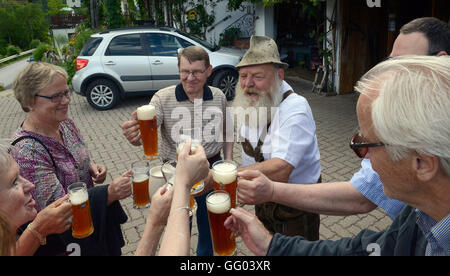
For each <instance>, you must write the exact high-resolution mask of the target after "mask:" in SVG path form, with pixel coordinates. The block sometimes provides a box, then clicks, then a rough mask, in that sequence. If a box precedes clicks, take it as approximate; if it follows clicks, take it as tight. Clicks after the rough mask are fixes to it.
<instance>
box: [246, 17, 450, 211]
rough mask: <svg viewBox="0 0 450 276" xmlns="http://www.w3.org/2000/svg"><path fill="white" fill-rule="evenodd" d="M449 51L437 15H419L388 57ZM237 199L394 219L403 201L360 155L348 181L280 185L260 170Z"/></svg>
mask: <svg viewBox="0 0 450 276" xmlns="http://www.w3.org/2000/svg"><path fill="white" fill-rule="evenodd" d="M448 53H450V28H449V25H448V24H447V23H445V22H443V21H441V20H439V19H437V18H433V17H422V18H417V19H414V20H412V21H411V22H409V23H407V24H405V25H404V26H403V27H402V28H401V29H400V34H399V36H398V37H397V39H396V40H395V42H394V46H393V49H392V52H391V54H390V57H396V56H402V55H436V56H442V55H447V54H448ZM238 197H239V199H240V201H241V202H244V203H248V204H257V203H261V202H266V201H273V202H277V203H281V204H285V205H287V206H290V207H293V208H297V209H300V210H305V211H313V212H317V213H320V214H327V215H355V214H361V213H368V212H370V211H372V210H374V209H375V208H377V207H380V208H382V209H383V210H384V211H385V212H386V213H387V214H388V215H389V217H390V218H391V219H395V217H396V216H397V215H398V213H399V212H400V211H401V210H402V209H403V207H404V206H405V204H404V203H403V202H401V201H398V200H394V199H390V198H388V197H386V195H385V194H384V193H383V186H382V183H381V180H380V177H379V175H378V174H377V173H376V172H375V171H374V170H373V168H372V165H371V163H370V160H369V159H367V158H364V159H363V160H362V162H361V169H360V170H359V171H358V172H356V173H355V174H354V175H353V177H352V178H351V180H350V181H348V182H345V181H341V182H332V183H321V184H319V185H284V184H283V183H280V182H273V181H271V180H269V179H267V177H265V176H264V175H262V174H261V173H257V172H255V173H254V177H253V179H251V180H250V179H249V180H248V181H242V182H241V185H239V189H238Z"/></svg>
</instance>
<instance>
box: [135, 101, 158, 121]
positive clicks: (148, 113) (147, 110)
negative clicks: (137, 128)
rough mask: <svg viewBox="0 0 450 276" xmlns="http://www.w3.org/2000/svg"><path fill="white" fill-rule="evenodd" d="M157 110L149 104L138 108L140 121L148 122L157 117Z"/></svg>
mask: <svg viewBox="0 0 450 276" xmlns="http://www.w3.org/2000/svg"><path fill="white" fill-rule="evenodd" d="M155 115H156V108H155V107H154V106H153V105H150V104H147V105H143V106H141V107H138V108H137V117H138V120H143V121H148V120H151V119H153V118H154V117H155Z"/></svg>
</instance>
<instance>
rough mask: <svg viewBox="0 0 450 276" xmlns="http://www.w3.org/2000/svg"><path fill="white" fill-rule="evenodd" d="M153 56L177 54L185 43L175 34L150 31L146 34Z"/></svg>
mask: <svg viewBox="0 0 450 276" xmlns="http://www.w3.org/2000/svg"><path fill="white" fill-rule="evenodd" d="M146 38H147V41H148V46H149V48H150V55H151V56H174V57H176V56H177V53H178V48H183V45H181V44H180V42H179V41H178V40H177V38H176V37H175V36H173V35H169V34H159V33H150V34H146Z"/></svg>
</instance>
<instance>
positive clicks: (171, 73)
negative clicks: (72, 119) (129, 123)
mask: <svg viewBox="0 0 450 276" xmlns="http://www.w3.org/2000/svg"><path fill="white" fill-rule="evenodd" d="M191 45H198V46H201V47H203V48H204V49H205V50H206V51H207V52H208V54H209V57H210V62H211V65H212V66H213V71H212V74H211V76H210V78H209V79H208V84H209V85H212V86H215V87H218V88H220V89H221V90H222V91H223V92H224V93H225V95H226V97H227V99H228V100H231V99H233V97H234V89H235V86H236V83H237V80H238V72H237V68H236V67H235V65H236V64H238V63H239V61H240V59H241V58H242V56H243V54H244V51H241V50H237V49H231V48H225V47H217V46H216V47H215V46H212V45H211V44H209V43H208V42H206V41H203V40H201V39H199V38H198V37H196V36H193V35H190V34H187V33H183V32H181V31H178V30H176V29H173V28H167V27H155V28H148V27H147V28H139V27H138V28H128V29H117V30H109V31H104V32H100V33H97V34H94V35H92V36H91V37H90V39H89V40H88V42H87V43H86V44H85V45H84V47H83V49H82V50H81V52H80V55H79V56H78V58H77V60H76V67H77V72H76V73H75V75H74V77H73V79H72V86H73V89H74V90H75V92H76V93H78V94H80V95H83V96H86V98H87V101H88V103H89V104H90V105H91V106H92V107H94V108H95V109H98V110H107V109H111V108H113V107H114V106H116V105H117V104H118V103H119V102H120V100H121V99H123V98H124V97H127V96H133V95H142V94H150V95H152V94H153V93H155V92H156V91H158V90H159V89H161V88H164V87H167V86H170V85H174V84H178V83H180V77H179V73H178V60H177V52H178V49H179V48H185V47H188V46H191Z"/></svg>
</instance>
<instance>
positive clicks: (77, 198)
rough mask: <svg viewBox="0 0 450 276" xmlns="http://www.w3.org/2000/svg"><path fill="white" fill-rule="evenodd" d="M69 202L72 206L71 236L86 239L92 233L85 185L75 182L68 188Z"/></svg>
mask: <svg viewBox="0 0 450 276" xmlns="http://www.w3.org/2000/svg"><path fill="white" fill-rule="evenodd" d="M68 192H69V201H70V203H71V204H72V212H73V218H72V236H73V237H74V238H77V239H82V238H86V237H88V236H89V235H91V234H92V233H93V232H94V225H93V223H92V216H91V207H90V204H89V195H88V192H87V188H86V184H84V183H83V182H77V183H74V184H72V185H70V186H69V188H68Z"/></svg>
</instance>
